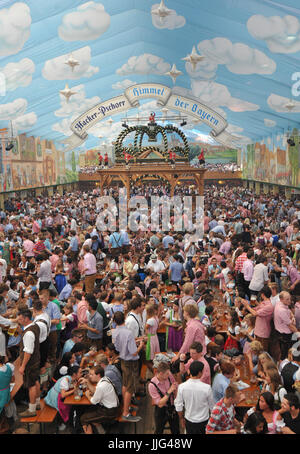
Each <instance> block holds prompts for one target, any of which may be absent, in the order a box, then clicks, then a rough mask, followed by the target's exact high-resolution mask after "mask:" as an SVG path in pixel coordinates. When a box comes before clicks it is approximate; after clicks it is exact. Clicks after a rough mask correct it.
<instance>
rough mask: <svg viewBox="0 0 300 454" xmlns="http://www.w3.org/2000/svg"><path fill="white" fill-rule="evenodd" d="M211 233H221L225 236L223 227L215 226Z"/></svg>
mask: <svg viewBox="0 0 300 454" xmlns="http://www.w3.org/2000/svg"><path fill="white" fill-rule="evenodd" d="M211 231H212V232H214V233H222V235H224V236H226V233H225V230H224V226H223V225H216V227H214V228H213V229H211Z"/></svg>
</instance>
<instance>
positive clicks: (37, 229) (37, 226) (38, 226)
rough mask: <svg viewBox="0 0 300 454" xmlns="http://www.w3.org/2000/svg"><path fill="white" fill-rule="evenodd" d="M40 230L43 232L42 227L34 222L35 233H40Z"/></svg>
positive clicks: (33, 229)
mask: <svg viewBox="0 0 300 454" xmlns="http://www.w3.org/2000/svg"><path fill="white" fill-rule="evenodd" d="M40 230H41V227H40V225H39V223H38V222H37V221H34V223H33V224H32V231H33V233H39V232H40Z"/></svg>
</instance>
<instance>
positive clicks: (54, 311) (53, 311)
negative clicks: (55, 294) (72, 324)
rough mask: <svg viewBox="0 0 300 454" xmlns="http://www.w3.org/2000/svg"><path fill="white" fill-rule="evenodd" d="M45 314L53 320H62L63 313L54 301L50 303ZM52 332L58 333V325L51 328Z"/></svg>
mask: <svg viewBox="0 0 300 454" xmlns="http://www.w3.org/2000/svg"><path fill="white" fill-rule="evenodd" d="M45 312H46V313H47V314H48V315H49V317H50V318H51V320H60V319H61V313H60V310H59V309H58V306H57V304H55V303H53V302H52V301H49V303H48V305H47V307H46V309H45ZM52 331H56V325H51V328H50V333H51V332H52Z"/></svg>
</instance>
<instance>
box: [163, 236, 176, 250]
mask: <svg viewBox="0 0 300 454" xmlns="http://www.w3.org/2000/svg"><path fill="white" fill-rule="evenodd" d="M162 244H163V246H164V248H165V249H168V248H169V245H170V244H174V238H173V237H172V236H170V235H167V236H165V237H164V238H163V239H162Z"/></svg>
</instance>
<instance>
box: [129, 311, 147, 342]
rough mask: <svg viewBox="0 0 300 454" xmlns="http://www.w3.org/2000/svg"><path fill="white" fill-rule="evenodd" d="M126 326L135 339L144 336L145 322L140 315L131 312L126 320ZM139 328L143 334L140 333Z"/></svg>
mask: <svg viewBox="0 0 300 454" xmlns="http://www.w3.org/2000/svg"><path fill="white" fill-rule="evenodd" d="M125 326H126V328H128V329H129V330H130V331H131V332H132V334H133V337H134V338H136V337H139V336H140V335H142V334H143V322H142V317H141V316H140V314H135V313H133V312H129V314H128V315H127V317H126V320H125ZM139 327H140V330H141V333H139Z"/></svg>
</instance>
